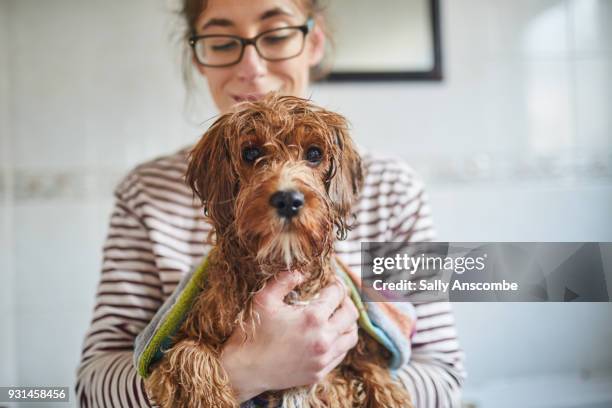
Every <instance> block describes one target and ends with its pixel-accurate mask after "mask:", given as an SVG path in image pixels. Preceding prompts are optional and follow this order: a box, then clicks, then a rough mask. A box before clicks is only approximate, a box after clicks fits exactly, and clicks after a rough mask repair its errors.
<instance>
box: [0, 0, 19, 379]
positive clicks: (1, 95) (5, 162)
mask: <svg viewBox="0 0 612 408" xmlns="http://www.w3.org/2000/svg"><path fill="white" fill-rule="evenodd" d="M8 14H9V4H8V3H7V2H0V55H3V56H4V55H8V54H9V41H8V33H9V30H8ZM10 96H11V84H10V77H9V59H8V58H2V59H1V60H0V281H1V282H2V284H0V310H1V311H2V313H0V327H3V328H4V329H3V330H2V335H0V361H2V364H0V384H7V385H9V384H15V380H16V377H15V375H16V366H15V360H16V358H15V357H16V349H15V331H14V330H13V327H14V324H15V321H14V318H15V307H14V298H13V292H14V288H15V276H14V275H15V269H14V266H13V260H14V253H13V247H14V238H13V228H12V218H13V217H12V215H13V197H12V188H11V186H10V180H11V169H12V162H11V156H10V154H9V151H10V129H11V125H10V124H11V115H10V109H9V100H10Z"/></svg>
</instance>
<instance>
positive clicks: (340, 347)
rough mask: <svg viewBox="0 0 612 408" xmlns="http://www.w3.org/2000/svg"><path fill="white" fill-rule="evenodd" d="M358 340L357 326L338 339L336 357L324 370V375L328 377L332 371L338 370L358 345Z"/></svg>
mask: <svg viewBox="0 0 612 408" xmlns="http://www.w3.org/2000/svg"><path fill="white" fill-rule="evenodd" d="M358 340H359V335H358V330H357V326H356V325H355V327H354V328H353V329H351V330H349V331H348V332H346V333H345V334H343V335H341V336H340V337H338V340H337V341H336V343H335V346H336V347H335V349H336V354H335V357H333V358H332V360H331V362H330V363H329V364H328V365H327V366H326V367H325V368H324V369H323V370H322V374H323V375H327V374H328V373H329V372H330V371H332V370H333V369H334V368H336V367H337V366H338V365H339V364H340V363H341V362H342V360H344V358H345V357H346V354H347V353H348V352H349V351H350V350H351V349H352V348H353V347H355V346H356V345H357V341H358Z"/></svg>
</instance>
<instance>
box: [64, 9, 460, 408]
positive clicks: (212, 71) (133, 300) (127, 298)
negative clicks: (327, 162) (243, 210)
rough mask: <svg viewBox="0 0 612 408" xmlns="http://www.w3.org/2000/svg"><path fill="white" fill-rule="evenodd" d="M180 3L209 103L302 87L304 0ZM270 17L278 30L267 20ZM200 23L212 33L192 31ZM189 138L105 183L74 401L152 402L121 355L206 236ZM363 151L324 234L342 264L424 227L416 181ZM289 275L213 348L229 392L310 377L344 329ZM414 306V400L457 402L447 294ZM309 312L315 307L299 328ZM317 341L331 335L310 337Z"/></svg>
mask: <svg viewBox="0 0 612 408" xmlns="http://www.w3.org/2000/svg"><path fill="white" fill-rule="evenodd" d="M203 3H205V4H203ZM183 16H184V18H185V20H186V22H187V27H188V36H187V37H190V38H191V41H190V43H191V45H192V47H193V54H192V61H191V63H193V64H195V67H196V68H197V71H198V72H199V74H201V75H202V76H203V77H204V78H205V80H206V81H207V83H208V87H209V89H210V93H211V95H212V98H213V100H214V103H215V104H216V106H217V108H218V109H219V111H220V112H222V113H223V112H227V111H229V110H230V109H231V108H232V107H233V106H234V105H235V104H236V103H237V102H239V101H241V100H244V99H256V98H259V97H261V96H262V95H264V94H265V93H267V92H270V91H279V92H280V93H283V94H288V95H295V96H302V97H304V96H307V95H308V92H307V86H308V83H309V80H310V79H311V71H312V70H313V69H315V68H316V67H318V66H319V65H320V63H321V61H322V59H323V55H324V50H325V42H326V35H325V32H324V19H323V15H322V13H321V10H319V9H318V7H317V4H316V0H258V1H248V2H245V1H240V0H210V1H207V2H203V1H202V0H184V8H183ZM276 29H282V30H278V31H272V32H269V30H276ZM262 33H264V34H262ZM208 35H213V36H212V37H203V36H208ZM222 36H234V37H222ZM245 39H253V41H249V40H246V41H245ZM279 44H280V45H279ZM283 44H284V45H283ZM189 148H190V147H186V148H184V149H182V150H180V151H179V152H177V153H175V154H172V155H169V156H165V157H161V158H158V159H156V160H153V161H151V162H148V163H144V164H142V165H140V166H138V167H136V168H135V169H134V170H133V171H132V172H130V173H129V174H128V176H127V177H126V178H125V179H124V180H123V181H122V182H121V183H120V184H119V186H118V187H117V189H116V191H115V195H116V205H115V209H114V212H113V214H112V216H111V222H110V229H109V234H108V238H107V242H106V245H105V247H104V262H103V269H102V277H101V281H100V284H99V288H98V292H97V298H96V307H95V311H94V317H93V320H92V323H91V326H90V329H89V331H88V333H87V336H86V339H85V342H84V348H83V354H82V361H81V364H80V366H79V369H78V381H77V386H76V393H77V400H78V402H79V403H80V405H82V406H148V405H150V403H149V401H148V399H147V396H146V394H145V392H144V389H143V386H142V380H141V379H140V378H139V377H138V376H137V375H136V372H135V369H134V368H133V366H132V354H133V353H132V350H133V341H134V338H135V336H136V335H137V334H138V333H139V332H140V331H141V330H142V329H143V327H144V326H145V325H146V324H147V323H148V322H149V321H150V319H151V318H152V316H153V315H154V314H155V312H156V310H157V309H158V308H159V306H160V305H161V304H162V303H163V301H164V300H165V299H166V298H167V297H168V296H170V294H171V293H172V291H173V290H174V288H175V287H176V285H177V283H178V281H179V280H180V278H181V276H183V275H184V274H185V273H187V272H188V271H190V270H191V269H192V268H193V267H194V266H195V265H197V264H198V263H199V262H200V261H201V259H202V255H203V254H205V253H206V252H207V251H208V249H209V247H207V246H206V245H205V244H204V241H205V237H206V235H207V234H208V232H209V230H210V226H209V225H207V224H206V223H205V222H204V220H203V217H202V216H201V211H202V210H201V208H200V207H199V205H198V203H197V202H196V201H194V200H193V199H192V193H191V191H189V190H188V188H187V187H186V186H185V184H184V181H183V179H182V177H183V175H184V171H185V169H186V164H187V162H186V156H187V152H188V151H189ZM363 159H364V165H365V168H366V180H365V188H364V191H363V193H362V197H361V198H360V200H359V202H358V203H357V205H356V208H355V211H356V214H357V225H356V227H355V229H354V230H353V231H351V232H350V233H349V236H348V238H347V240H346V241H340V242H338V243H337V245H336V251H337V253H338V255H339V256H340V257H342V258H343V259H344V260H345V262H346V263H347V264H349V265H350V266H352V267H359V263H360V252H359V251H360V242H361V241H426V240H431V239H433V237H434V231H433V228H432V226H431V220H430V216H429V209H428V205H427V203H426V196H425V194H424V190H423V185H422V183H421V182H420V181H419V179H418V178H417V177H416V175H415V174H414V173H413V171H412V170H411V169H410V168H409V167H407V166H405V165H404V164H402V163H399V162H396V161H393V160H381V159H377V158H375V157H372V156H371V155H369V154H367V153H364V154H363ZM300 278H301V277H300V276H299V274H298V273H295V272H286V273H284V274H283V275H281V276H280V277H279V278H278V279H277V280H276V281H274V282H273V283H272V284H270V285H268V286H267V287H266V289H265V290H263V291H261V292H260V293H258V295H257V298H256V302H255V304H256V305H257V308H258V309H257V312H258V313H259V315H260V316H261V322H260V323H258V326H257V331H256V334H255V336H254V337H253V338H252V339H251V340H250V341H249V342H248V343H247V344H244V345H240V344H239V339H241V333H239V332H238V331H237V332H235V333H234V334H233V335H232V337H231V338H230V339H229V341H228V343H227V345H226V347H225V349H224V350H223V354H222V364H223V366H224V368H225V371H226V373H227V375H228V378H229V380H230V383H231V385H232V388H233V389H234V390H235V393H236V396H237V399H238V400H239V401H241V402H245V401H248V400H250V399H252V398H253V397H255V396H257V395H258V394H260V393H262V392H263V391H266V390H275V389H285V388H289V387H294V386H300V385H305V384H312V383H314V382H316V381H317V380H318V379H320V378H322V377H323V376H325V375H326V374H327V373H328V372H329V371H331V370H332V369H333V368H334V367H336V366H337V365H338V364H339V363H340V361H342V359H343V358H344V356H345V354H346V353H347V352H348V350H350V349H351V348H352V347H353V345H354V344H355V342H356V339H357V324H356V318H357V312H356V310H355V307H354V306H353V304H352V302H351V301H350V300H349V299H348V298H347V297H346V295H345V292H344V289H343V288H340V287H338V286H336V285H332V286H329V287H327V288H325V289H324V291H323V292H322V295H321V298H320V301H319V302H314V303H312V304H310V305H308V306H306V307H304V306H299V307H298V306H291V305H287V304H285V303H284V302H283V301H282V299H283V298H284V297H285V295H286V294H287V293H289V292H290V291H291V290H292V288H294V287H295V286H296V285H297V284H298V283H299V281H300ZM336 308H337V310H336V311H335V312H333V313H332V312H325V311H330V310H334V309H336ZM416 309H417V314H418V321H417V328H416V329H417V332H416V334H415V336H414V338H413V345H412V346H413V351H412V356H413V358H412V360H411V362H410V364H408V365H406V366H405V367H403V368H402V369H401V370H400V373H399V378H400V379H401V381H402V383H403V384H404V385H405V386H406V387H407V388H408V390H409V392H410V393H411V395H412V396H413V398H414V401H415V406H417V407H429V406H431V407H433V406H455V405H458V398H459V391H460V387H461V384H462V381H463V377H464V372H463V365H462V363H463V354H462V352H461V351H460V349H459V346H458V342H457V339H456V333H455V328H454V320H453V316H452V314H451V310H450V304H448V303H429V304H423V305H416ZM309 315H310V316H312V315H317V316H319V317H322V318H321V319H318V322H319V323H318V324H316V325H310V326H309V329H308V330H307V331H304V330H303V327H304V326H305V325H306V320H307V318H308V316H309ZM315 343H317V344H326V345H329V346H328V347H325V348H323V349H320V348H317V347H313V344H315ZM315 350H317V351H316V352H315Z"/></svg>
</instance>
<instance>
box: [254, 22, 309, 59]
mask: <svg viewBox="0 0 612 408" xmlns="http://www.w3.org/2000/svg"><path fill="white" fill-rule="evenodd" d="M303 47H304V33H303V32H302V31H301V30H300V29H299V28H281V29H278V30H274V31H271V32H269V33H266V34H264V35H262V36H261V37H259V38H258V39H257V49H258V50H259V53H260V54H261V56H262V57H263V58H266V59H269V60H280V59H286V58H291V57H295V56H297V55H298V54H300V53H301V52H302V48H303Z"/></svg>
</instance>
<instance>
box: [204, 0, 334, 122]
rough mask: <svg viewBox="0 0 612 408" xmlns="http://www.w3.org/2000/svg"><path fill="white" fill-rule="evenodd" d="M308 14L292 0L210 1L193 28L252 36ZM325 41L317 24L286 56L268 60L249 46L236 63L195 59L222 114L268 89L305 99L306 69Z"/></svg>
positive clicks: (314, 61)
mask: <svg viewBox="0 0 612 408" xmlns="http://www.w3.org/2000/svg"><path fill="white" fill-rule="evenodd" d="M307 18H308V16H307V15H305V13H304V11H302V10H301V9H300V7H299V6H298V4H297V2H296V1H295V0H208V2H207V5H206V8H205V9H204V11H203V12H202V15H200V17H199V18H198V21H197V23H196V25H197V29H196V31H197V33H198V34H199V35H203V34H232V35H238V36H240V37H243V38H252V37H255V36H256V35H257V34H259V33H261V32H263V31H266V30H271V29H275V28H280V27H287V26H299V25H302V24H304V23H305V22H306V20H307ZM324 41H325V37H324V35H323V32H322V30H321V29H320V28H319V27H317V25H315V27H314V29H313V30H312V31H311V32H310V33H309V34H308V35H307V37H306V43H305V44H304V50H303V52H302V53H301V54H300V55H298V56H297V57H294V58H291V59H288V60H284V61H266V60H264V59H262V58H261V57H259V55H258V54H257V51H256V50H255V47H253V46H250V45H249V46H247V47H246V48H245V49H244V55H243V56H242V59H241V60H240V62H239V63H238V64H235V65H232V66H229V67H223V68H212V67H205V66H202V65H200V64H198V63H197V62H196V61H195V60H194V63H195V64H196V66H197V68H198V70H199V71H200V73H201V74H202V75H204V77H205V78H206V79H207V81H208V86H209V88H210V92H211V94H212V97H213V99H214V101H215V104H216V105H217V108H219V110H220V111H221V112H222V113H224V112H227V111H228V110H230V109H231V107H232V106H233V105H235V104H236V103H238V102H240V101H241V100H244V99H256V98H260V97H261V96H263V95H265V94H266V93H268V92H272V91H277V92H279V93H281V94H283V95H293V96H299V97H305V96H306V89H307V87H308V82H309V69H310V67H312V66H314V65H316V64H318V63H319V62H320V61H321V59H322V58H323V50H324V45H325V44H324Z"/></svg>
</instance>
